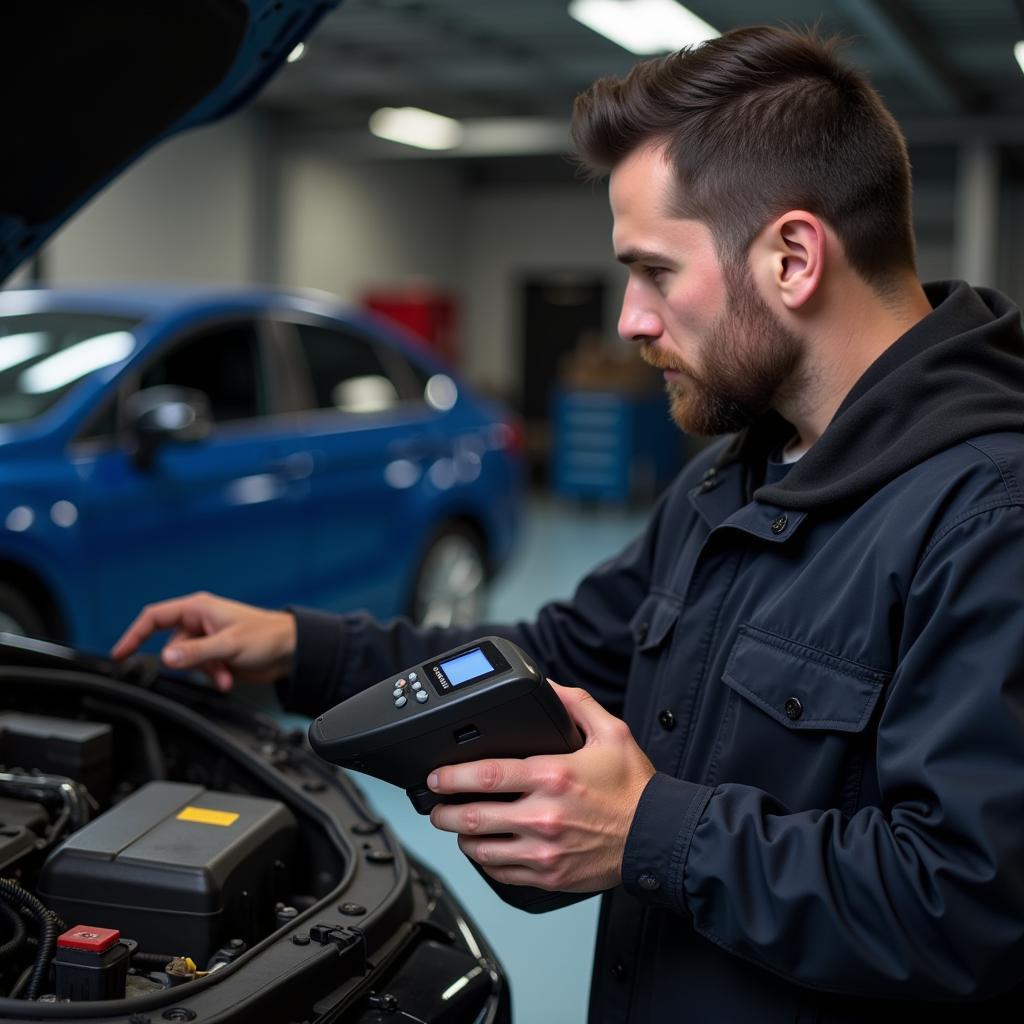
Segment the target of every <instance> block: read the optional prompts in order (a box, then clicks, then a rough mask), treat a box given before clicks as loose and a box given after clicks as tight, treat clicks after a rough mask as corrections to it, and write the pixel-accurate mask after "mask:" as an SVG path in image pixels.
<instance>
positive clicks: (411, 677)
mask: <svg viewBox="0 0 1024 1024" xmlns="http://www.w3.org/2000/svg"><path fill="white" fill-rule="evenodd" d="M409 681H410V682H416V673H415V672H410V673H409Z"/></svg>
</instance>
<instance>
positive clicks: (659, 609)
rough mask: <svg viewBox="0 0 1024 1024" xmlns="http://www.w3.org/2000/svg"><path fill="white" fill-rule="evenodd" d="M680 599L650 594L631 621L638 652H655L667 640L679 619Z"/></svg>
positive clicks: (631, 629) (630, 626)
mask: <svg viewBox="0 0 1024 1024" xmlns="http://www.w3.org/2000/svg"><path fill="white" fill-rule="evenodd" d="M679 608H680V603H679V599H678V598H676V597H672V596H670V595H667V594H648V595H647V597H645V598H644V599H643V601H641V602H640V607H639V608H637V610H636V614H635V615H634V616H633V618H632V619H630V621H629V629H630V632H631V633H632V634H633V643H634V644H635V645H636V649H637V651H641V652H642V651H653V650H655V649H656V648H658V647H660V646H661V645H662V643H664V641H665V640H666V639H667V637H668V635H669V633H671V632H672V627H673V626H674V625H675V624H676V619H678V618H679Z"/></svg>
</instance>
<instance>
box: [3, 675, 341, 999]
mask: <svg viewBox="0 0 1024 1024" xmlns="http://www.w3.org/2000/svg"><path fill="white" fill-rule="evenodd" d="M62 675H64V674H62V673H60V672H57V673H54V672H46V671H42V670H38V669H31V668H26V669H0V676H7V677H9V678H4V679H3V685H4V691H3V692H4V694H5V701H4V703H5V706H6V707H7V708H8V709H9V710H6V711H4V712H3V713H0V873H2V875H3V878H2V880H0V995H2V996H6V997H7V998H9V999H18V998H24V999H29V1000H35V999H39V998H40V997H42V998H49V999H51V1000H54V1001H66V1000H68V999H71V1000H103V999H111V998H128V997H131V996H133V995H135V996H137V995H141V994H146V993H152V992H155V991H161V990H164V989H169V988H173V987H176V986H179V985H181V984H182V983H183V982H185V981H189V980H198V979H201V978H203V977H207V976H209V974H211V973H212V972H215V971H217V970H220V969H222V968H223V967H224V966H226V965H229V964H231V963H232V962H233V961H235V960H237V959H238V958H239V957H240V956H241V955H242V954H243V953H244V952H245V951H246V950H248V949H251V948H252V947H253V946H255V945H257V944H258V943H259V942H261V941H262V940H264V939H265V938H267V937H268V936H269V935H271V934H273V933H274V932H275V931H276V930H277V929H279V928H282V927H284V926H286V925H288V924H289V923H291V922H292V921H294V919H296V918H297V917H298V916H299V915H300V914H301V913H302V911H304V910H306V909H308V908H310V907H312V906H313V905H314V904H315V903H316V902H317V900H318V899H319V898H321V897H322V896H323V895H324V892H325V891H326V890H327V889H328V888H329V887H330V886H331V885H332V884H336V883H337V882H338V881H340V880H341V879H342V877H343V876H344V874H345V871H346V863H345V859H344V855H343V854H344V851H343V850H341V849H338V848H335V849H334V850H332V849H331V847H332V845H334V844H332V843H331V842H330V841H329V838H328V837H327V836H326V835H321V836H320V839H319V842H316V841H314V842H313V844H312V846H313V847H315V848H316V854H315V856H313V857H312V858H311V857H310V853H311V852H312V851H311V850H310V844H309V843H308V838H309V832H310V828H309V824H308V823H307V826H306V829H305V831H306V833H307V837H306V838H307V842H306V843H305V844H300V842H299V831H300V830H299V824H298V821H297V818H296V814H295V813H294V812H293V810H292V809H290V808H289V806H288V805H287V802H286V801H284V800H282V799H280V798H279V797H275V796H273V795H271V794H269V793H266V792H265V790H266V787H265V786H261V785H260V784H259V782H258V781H257V780H256V779H253V778H247V777H246V776H247V774H248V773H247V772H246V771H245V768H244V766H243V764H242V763H240V762H242V761H244V758H239V757H237V756H236V757H232V756H230V755H229V753H228V751H226V750H225V749H224V746H223V745H221V746H220V747H218V746H217V745H216V744H210V745H207V744H204V743H203V741H202V738H201V737H200V736H198V735H196V734H195V733H194V732H193V731H191V730H187V729H182V728H181V727H180V726H179V727H178V728H175V727H174V725H173V724H172V723H171V722H169V721H167V720H161V717H160V716H159V715H154V709H153V707H152V706H149V707H147V708H145V709H143V708H141V707H133V706H132V705H133V704H138V703H139V702H140V701H142V702H143V703H149V704H150V705H152V695H150V694H144V693H138V694H134V693H132V692H131V691H130V689H129V688H128V687H127V686H125V687H124V690H125V692H124V693H123V694H118V697H119V698H120V699H118V700H117V701H116V702H115V701H113V700H108V699H105V697H104V696H101V695H100V694H99V693H97V688H99V689H101V690H102V689H104V688H105V687H106V688H109V687H110V686H111V685H112V684H109V683H106V682H105V681H100V680H87V679H86V678H85V677H82V678H79V679H76V680H72V679H67V678H64V679H62V678H61V677H62ZM113 685H116V684H113ZM144 698H149V700H148V701H146V700H145V699H144ZM12 708H13V709H12ZM180 712H181V714H182V715H186V714H188V711H187V709H185V708H181V709H180ZM270 737H271V732H270V730H269V729H267V730H265V731H264V734H263V736H262V737H261V736H260V735H259V734H258V732H257V733H256V734H254V735H253V736H251V737H250V740H251V744H252V745H254V746H255V749H254V750H253V751H252V753H253V755H254V763H257V764H258V763H259V762H260V761H269V762H271V763H272V762H274V761H275V760H276V761H277V764H278V767H279V768H280V766H281V765H282V763H284V762H286V761H288V760H290V758H289V756H288V751H287V750H286V749H282V748H281V747H280V745H279V744H278V743H276V742H270ZM307 786H308V783H307ZM313 788H314V789H315V788H317V787H316V786H313ZM302 845H305V848H306V853H305V854H301V853H300V847H301V846H302ZM83 936H84V938H83Z"/></svg>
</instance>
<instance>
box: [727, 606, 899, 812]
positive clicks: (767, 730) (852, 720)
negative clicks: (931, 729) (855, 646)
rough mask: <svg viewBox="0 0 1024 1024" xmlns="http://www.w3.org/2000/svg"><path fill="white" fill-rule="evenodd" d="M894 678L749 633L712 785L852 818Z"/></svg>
mask: <svg viewBox="0 0 1024 1024" xmlns="http://www.w3.org/2000/svg"><path fill="white" fill-rule="evenodd" d="M888 678H889V674H888V673H886V672H884V671H880V670H878V669H875V668H872V667H870V666H867V665H862V664H859V663H857V662H854V661H850V660H848V659H846V658H841V657H838V656H836V655H834V654H830V653H828V652H825V651H822V650H819V649H817V648H815V647H810V646H808V645H807V644H802V643H799V642H798V641H795V640H790V639H788V638H786V637H781V636H777V635H776V634H774V633H770V632H768V631H767V630H763V629H759V628H758V627H756V626H752V625H749V624H747V625H744V626H741V627H740V629H739V633H738V635H737V637H736V640H735V642H734V643H733V645H732V648H731V650H730V652H729V656H728V659H727V661H726V665H725V669H724V671H723V673H722V681H723V682H724V683H725V685H726V686H727V687H729V688H730V690H731V691H732V692H731V693H730V694H729V696H730V700H729V701H728V702H727V705H726V711H725V713H724V717H723V719H722V726H721V731H720V733H719V744H718V750H717V757H716V759H715V761H714V767H713V771H712V774H713V775H714V779H713V780H708V781H714V782H715V783H717V782H737V783H742V784H746V785H751V786H755V787H757V788H758V789H762V790H764V791H766V792H768V793H771V794H772V795H773V796H774V797H776V798H777V799H778V800H779V801H781V803H782V804H784V805H785V806H786V807H788V808H789V809H790V810H792V811H797V810H808V809H812V808H828V807H837V808H839V809H840V810H841V811H842V813H843V814H844V815H849V814H852V813H853V812H854V810H855V809H856V807H857V806H858V801H859V794H860V792H861V789H862V783H863V773H864V771H865V770H866V766H867V765H868V764H869V763H870V761H871V757H872V750H873V746H874V740H873V734H872V732H871V731H870V730H869V729H868V724H869V723H870V722H871V720H872V715H873V714H874V712H875V709H876V707H877V706H878V701H879V699H880V697H881V695H882V693H883V692H884V689H885V683H886V682H887V680H888ZM726 692H728V691H726Z"/></svg>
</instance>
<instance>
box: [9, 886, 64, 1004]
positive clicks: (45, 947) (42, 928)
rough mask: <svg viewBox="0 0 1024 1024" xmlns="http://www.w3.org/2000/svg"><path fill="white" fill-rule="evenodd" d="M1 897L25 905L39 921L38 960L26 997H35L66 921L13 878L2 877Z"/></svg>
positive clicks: (33, 969) (48, 967) (41, 985)
mask: <svg viewBox="0 0 1024 1024" xmlns="http://www.w3.org/2000/svg"><path fill="white" fill-rule="evenodd" d="M0 898H2V899H4V900H6V901H7V902H8V903H17V904H18V905H19V906H22V907H24V908H25V909H26V910H27V911H28V912H29V913H30V914H31V915H32V916H33V917H34V918H35V919H36V920H37V921H38V922H39V937H38V940H37V944H36V960H35V965H34V966H33V968H32V977H31V979H30V981H29V983H28V991H27V992H26V994H25V998H26V999H35V998H36V997H37V996H38V995H39V990H40V989H41V988H42V987H43V982H44V981H45V980H46V975H47V972H48V971H49V969H50V961H51V960H52V959H53V951H54V948H55V947H56V945H57V936H58V934H59V933H60V932H62V931H64V922H63V921H62V920H61V919H60V918H59V917H58V916H57V915H56V914H55V913H54V912H53V911H52V910H50V909H49V908H47V907H46V906H44V905H43V904H42V903H40V902H39V900H37V899H36V898H35V896H33V895H32V893H30V892H29V891H28V890H27V889H23V888H22V887H21V886H20V885H19V884H18V883H17V882H15V881H14V879H13V878H0Z"/></svg>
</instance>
